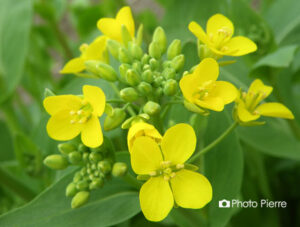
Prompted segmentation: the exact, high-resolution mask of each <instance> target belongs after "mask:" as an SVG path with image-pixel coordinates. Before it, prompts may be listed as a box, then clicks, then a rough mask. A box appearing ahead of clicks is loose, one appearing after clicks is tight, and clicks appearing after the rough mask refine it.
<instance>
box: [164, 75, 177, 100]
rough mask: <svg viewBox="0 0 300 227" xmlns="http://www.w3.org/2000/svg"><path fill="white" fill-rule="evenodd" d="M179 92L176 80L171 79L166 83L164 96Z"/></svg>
mask: <svg viewBox="0 0 300 227" xmlns="http://www.w3.org/2000/svg"><path fill="white" fill-rule="evenodd" d="M177 90H178V84H177V81H176V80H173V79H169V80H167V81H166V83H165V85H164V94H165V95H169V96H172V95H175V94H176V92H177Z"/></svg>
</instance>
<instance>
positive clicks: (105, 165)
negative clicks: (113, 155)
mask: <svg viewBox="0 0 300 227" xmlns="http://www.w3.org/2000/svg"><path fill="white" fill-rule="evenodd" d="M98 169H99V170H100V171H101V172H102V173H103V174H108V173H110V172H111V164H110V162H109V161H107V160H103V161H100V162H98Z"/></svg>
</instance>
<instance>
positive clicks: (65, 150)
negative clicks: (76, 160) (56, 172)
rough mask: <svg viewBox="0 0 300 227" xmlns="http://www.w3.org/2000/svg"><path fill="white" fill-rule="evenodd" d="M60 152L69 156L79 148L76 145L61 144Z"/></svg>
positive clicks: (59, 146) (59, 145)
mask: <svg viewBox="0 0 300 227" xmlns="http://www.w3.org/2000/svg"><path fill="white" fill-rule="evenodd" d="M58 150H59V151H60V153H62V154H66V155H67V154H69V153H71V152H73V151H76V150H77V147H76V146H75V144H73V143H69V142H68V143H60V144H58Z"/></svg>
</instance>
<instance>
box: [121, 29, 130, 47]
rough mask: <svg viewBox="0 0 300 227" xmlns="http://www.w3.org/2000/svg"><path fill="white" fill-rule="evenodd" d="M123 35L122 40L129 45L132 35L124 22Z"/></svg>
mask: <svg viewBox="0 0 300 227" xmlns="http://www.w3.org/2000/svg"><path fill="white" fill-rule="evenodd" d="M121 35H122V41H123V43H124V44H125V46H127V45H128V43H129V42H130V41H132V38H131V35H130V33H129V31H128V29H127V28H126V26H125V25H124V24H122V26H121Z"/></svg>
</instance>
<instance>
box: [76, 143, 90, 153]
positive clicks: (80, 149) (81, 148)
mask: <svg viewBox="0 0 300 227" xmlns="http://www.w3.org/2000/svg"><path fill="white" fill-rule="evenodd" d="M88 150H89V148H88V147H87V146H85V145H84V144H82V143H81V144H79V145H78V151H80V152H87V151H88Z"/></svg>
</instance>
